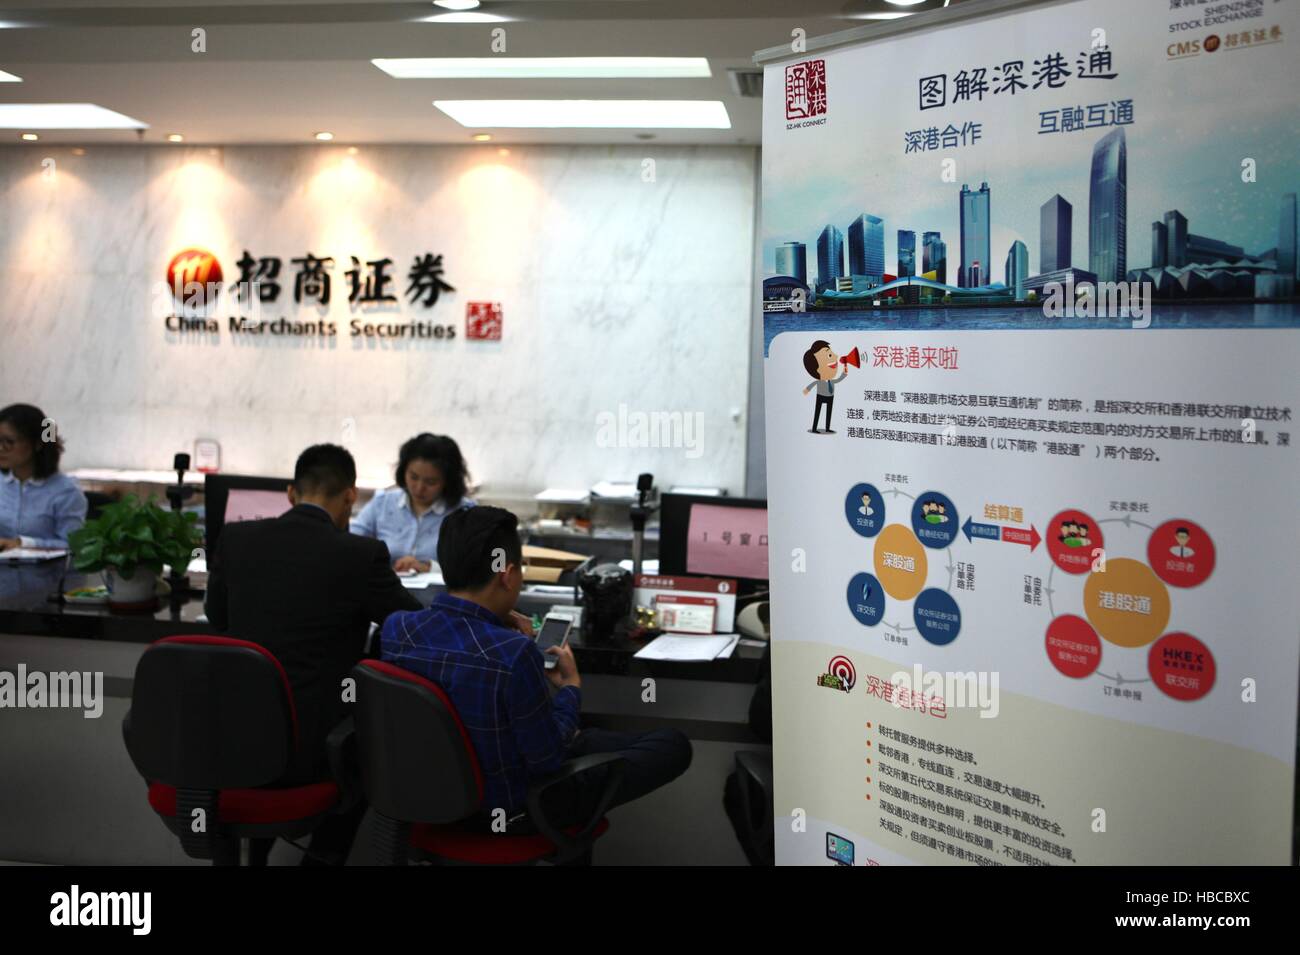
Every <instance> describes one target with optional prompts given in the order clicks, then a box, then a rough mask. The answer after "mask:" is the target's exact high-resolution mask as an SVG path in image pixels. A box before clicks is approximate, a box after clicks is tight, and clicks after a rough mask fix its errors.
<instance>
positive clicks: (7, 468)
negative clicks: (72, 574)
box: [0, 405, 86, 551]
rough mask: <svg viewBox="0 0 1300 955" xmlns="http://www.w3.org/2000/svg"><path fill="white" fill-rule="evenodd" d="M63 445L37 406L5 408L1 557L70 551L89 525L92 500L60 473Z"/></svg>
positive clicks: (1, 413) (0, 422) (0, 454)
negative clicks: (27, 550) (74, 536)
mask: <svg viewBox="0 0 1300 955" xmlns="http://www.w3.org/2000/svg"><path fill="white" fill-rule="evenodd" d="M62 454H63V440H62V439H61V438H59V436H58V434H57V433H56V432H55V431H54V423H53V422H52V421H50V419H49V418H47V417H46V416H45V412H43V411H41V409H40V408H36V407H33V406H32V405H10V406H9V407H7V408H0V551H6V550H13V549H14V548H16V547H67V546H68V535H69V534H70V533H72V532H73V531H75V530H76V529H77V528H78V527H80V526H81V525H82V524H84V523H85V521H86V495H84V494H82V493H81V488H79V487H78V486H77V482H76V481H74V480H73V479H72V478H70V477H68V476H67V475H66V474H64V473H63V472H61V471H60V470H59V458H60V457H61V456H62Z"/></svg>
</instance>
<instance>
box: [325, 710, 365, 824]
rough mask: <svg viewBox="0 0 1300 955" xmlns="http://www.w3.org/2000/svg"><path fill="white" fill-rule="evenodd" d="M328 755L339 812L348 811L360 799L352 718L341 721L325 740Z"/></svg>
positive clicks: (355, 735) (354, 730)
mask: <svg viewBox="0 0 1300 955" xmlns="http://www.w3.org/2000/svg"><path fill="white" fill-rule="evenodd" d="M325 751H326V753H327V754H328V755H329V761H330V776H332V777H333V778H334V782H335V783H336V784H337V785H338V787H339V808H340V810H346V809H350V808H351V807H352V806H354V805H356V803H357V801H358V800H360V799H361V781H360V770H359V768H358V762H357V726H356V723H355V722H354V721H353V719H352V717H350V716H349V717H348V718H347V719H345V720H343V721H341V722H340V723H339V724H338V725H337V726H335V727H334V728H333V729H332V730H330V734H329V736H327V737H326V738H325Z"/></svg>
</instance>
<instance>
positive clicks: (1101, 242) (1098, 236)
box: [1088, 126, 1128, 282]
mask: <svg viewBox="0 0 1300 955" xmlns="http://www.w3.org/2000/svg"><path fill="white" fill-rule="evenodd" d="M1127 241H1128V147H1127V145H1126V144H1125V141H1124V127H1123V126H1116V127H1115V128H1114V129H1112V130H1111V131H1110V132H1109V133H1107V134H1106V135H1105V136H1103V137H1102V138H1101V140H1100V141H1098V143H1097V145H1096V146H1094V147H1093V149H1092V172H1091V174H1090V175H1089V177H1088V271H1090V272H1093V273H1095V274H1096V276H1097V281H1099V282H1122V281H1124V278H1125V275H1126V273H1127V271H1128V254H1127V252H1128V250H1127Z"/></svg>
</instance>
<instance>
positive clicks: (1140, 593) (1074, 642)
mask: <svg viewBox="0 0 1300 955" xmlns="http://www.w3.org/2000/svg"><path fill="white" fill-rule="evenodd" d="M1104 525H1108V526H1104ZM1046 538H1047V553H1048V556H1049V557H1050V558H1051V563H1052V566H1051V568H1050V570H1049V571H1048V577H1047V586H1046V593H1047V610H1048V612H1049V613H1050V614H1051V620H1050V622H1049V623H1048V624H1047V631H1046V638H1045V641H1046V642H1045V647H1046V650H1047V656H1048V659H1049V660H1050V661H1051V662H1052V665H1053V666H1054V667H1056V669H1057V670H1058V671H1059V672H1060V673H1062V674H1063V675H1065V676H1067V677H1072V678H1075V679H1083V678H1085V677H1093V676H1095V677H1097V678H1099V679H1102V680H1107V681H1110V682H1112V683H1114V684H1115V685H1116V686H1120V685H1123V684H1140V683H1148V682H1150V683H1154V684H1155V686H1156V688H1157V689H1158V690H1160V691H1161V692H1162V693H1164V694H1165V695H1166V696H1169V697H1172V698H1173V699H1176V700H1199V699H1201V698H1202V697H1204V696H1205V695H1206V694H1207V693H1209V692H1210V690H1211V689H1212V688H1213V686H1214V676H1215V664H1214V654H1213V653H1212V652H1211V651H1210V648H1209V647H1208V646H1206V645H1205V643H1204V642H1202V641H1201V640H1200V639H1199V638H1198V637H1197V636H1196V635H1194V634H1191V633H1187V632H1184V631H1181V630H1169V629H1168V625H1169V620H1170V617H1171V616H1172V613H1173V607H1174V602H1175V600H1176V599H1177V596H1178V593H1179V591H1181V590H1186V589H1187V588H1191V587H1199V586H1200V585H1202V584H1204V583H1205V582H1206V581H1207V580H1208V579H1209V577H1210V575H1211V574H1212V573H1213V572H1214V562H1215V549H1214V541H1213V540H1212V539H1211V537H1210V535H1209V533H1208V532H1207V531H1206V530H1205V528H1203V527H1202V526H1201V525H1200V524H1198V523H1196V522H1195V521H1193V520H1190V519H1188V518H1181V517H1180V518H1173V519H1170V520H1166V521H1164V522H1163V523H1161V524H1159V525H1154V526H1153V525H1151V524H1148V523H1146V522H1144V521H1140V520H1137V519H1136V518H1135V517H1133V515H1131V514H1126V515H1125V516H1124V517H1116V518H1109V519H1103V520H1100V521H1098V520H1093V519H1092V518H1091V517H1090V516H1089V515H1088V514H1087V513H1085V512H1084V511H1080V510H1074V509H1068V510H1064V511H1061V512H1060V513H1058V514H1057V515H1056V516H1055V517H1053V518H1052V521H1051V523H1050V524H1049V525H1048V528H1047V532H1046ZM1075 607H1077V608H1079V610H1080V611H1082V612H1081V613H1079V612H1074V611H1073V608H1075ZM1138 674H1141V675H1138Z"/></svg>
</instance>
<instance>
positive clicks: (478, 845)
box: [411, 819, 609, 865]
mask: <svg viewBox="0 0 1300 955" xmlns="http://www.w3.org/2000/svg"><path fill="white" fill-rule="evenodd" d="M608 828H609V821H608V820H606V819H602V820H600V822H599V823H598V824H597V825H596V831H595V833H594V834H593V837H594V838H597V839H598V838H600V837H601V836H603V835H604V834H605V830H607V829H608ZM579 829H580V827H579V826H571V827H569V828H568V829H565V830H564V831H565V832H566V833H567V834H569V835H571V836H572V835H577V833H578V832H579ZM411 845H413V846H415V847H416V848H417V849H421V850H423V851H425V852H428V853H429V854H431V855H435V856H437V857H438V858H440V859H451V860H454V861H456V862H473V863H478V864H480V865H518V864H520V863H523V862H534V861H536V860H538V859H544V858H546V857H547V856H549V855H551V854H552V853H554V852H555V851H556V850H555V843H553V842H551V840H550V839H547V838H546V837H545V836H543V835H541V834H540V833H538V834H536V835H521V836H512V835H506V834H504V833H499V832H483V831H482V830H470V829H465V828H461V827H459V826H455V825H452V826H427V825H419V824H417V825H414V826H412V827H411Z"/></svg>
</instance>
